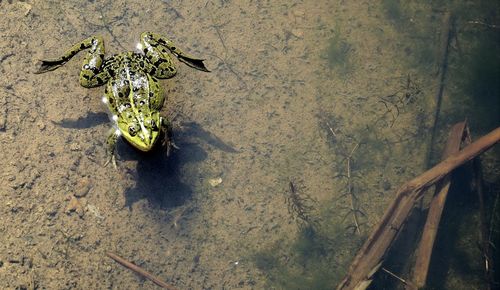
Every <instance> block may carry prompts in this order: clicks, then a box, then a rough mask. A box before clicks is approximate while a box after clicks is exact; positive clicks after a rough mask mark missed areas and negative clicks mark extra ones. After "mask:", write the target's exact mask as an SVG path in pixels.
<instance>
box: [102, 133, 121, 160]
mask: <svg viewBox="0 0 500 290" xmlns="http://www.w3.org/2000/svg"><path fill="white" fill-rule="evenodd" d="M119 136H120V130H118V129H116V128H111V130H110V132H109V135H108V138H107V139H106V155H107V160H106V163H104V167H106V166H107V165H108V164H109V163H110V162H111V163H112V164H113V167H114V168H115V169H116V168H117V166H116V157H115V150H116V141H117V140H118V137H119Z"/></svg>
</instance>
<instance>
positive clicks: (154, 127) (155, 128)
mask: <svg viewBox="0 0 500 290" xmlns="http://www.w3.org/2000/svg"><path fill="white" fill-rule="evenodd" d="M151 129H153V131H158V126H157V125H156V122H155V120H151Z"/></svg>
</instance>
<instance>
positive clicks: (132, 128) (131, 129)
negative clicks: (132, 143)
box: [128, 125, 137, 137]
mask: <svg viewBox="0 0 500 290" xmlns="http://www.w3.org/2000/svg"><path fill="white" fill-rule="evenodd" d="M128 133H129V134H130V136H132V137H134V136H135V135H136V134H137V129H136V128H135V126H134V125H130V126H129V127H128Z"/></svg>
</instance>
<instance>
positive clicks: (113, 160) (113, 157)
mask: <svg viewBox="0 0 500 290" xmlns="http://www.w3.org/2000/svg"><path fill="white" fill-rule="evenodd" d="M109 163H111V164H113V167H114V168H115V169H118V166H116V158H115V155H111V156H109V157H108V160H106V163H104V167H106V166H108V164H109Z"/></svg>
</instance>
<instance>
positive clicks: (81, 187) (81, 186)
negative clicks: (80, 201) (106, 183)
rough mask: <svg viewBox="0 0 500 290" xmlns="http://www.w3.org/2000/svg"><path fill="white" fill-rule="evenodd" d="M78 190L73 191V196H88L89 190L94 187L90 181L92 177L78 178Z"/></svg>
mask: <svg viewBox="0 0 500 290" xmlns="http://www.w3.org/2000/svg"><path fill="white" fill-rule="evenodd" d="M75 187H76V190H75V192H74V193H73V196H75V197H84V196H86V195H87V194H88V193H89V192H90V189H91V188H92V184H91V183H90V178H88V177H83V178H81V179H79V180H78V182H77V183H76V186H75Z"/></svg>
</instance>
